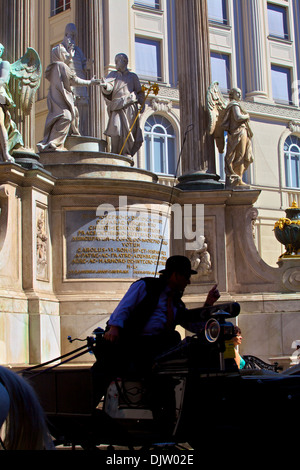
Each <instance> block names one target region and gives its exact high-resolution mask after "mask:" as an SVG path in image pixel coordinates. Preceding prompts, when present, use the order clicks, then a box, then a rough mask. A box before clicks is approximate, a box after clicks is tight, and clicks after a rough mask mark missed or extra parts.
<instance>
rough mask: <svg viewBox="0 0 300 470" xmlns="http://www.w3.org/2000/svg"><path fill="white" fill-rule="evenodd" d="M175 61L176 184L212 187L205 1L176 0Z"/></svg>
mask: <svg viewBox="0 0 300 470" xmlns="http://www.w3.org/2000/svg"><path fill="white" fill-rule="evenodd" d="M175 5H176V30H177V44H178V46H177V51H178V52H177V61H178V80H179V94H180V122H181V135H182V141H183V139H184V137H185V132H186V130H187V129H189V126H190V125H192V126H193V129H192V130H191V132H189V133H188V134H186V139H185V145H184V148H183V150H182V156H181V168H182V176H181V177H179V181H180V184H179V187H182V188H183V187H184V188H187V189H188V188H191V189H198V188H199V189H202V185H203V184H205V188H204V189H212V188H211V187H210V186H211V185H212V187H213V188H214V187H215V185H216V184H217V185H218V184H219V183H217V180H218V177H217V176H216V175H215V151H214V141H213V138H212V136H210V135H208V133H207V113H206V111H205V101H206V92H207V89H208V87H209V85H210V82H211V72H210V46H209V28H208V16H207V4H206V1H203V0H176V2H175Z"/></svg>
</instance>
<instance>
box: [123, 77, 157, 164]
mask: <svg viewBox="0 0 300 470" xmlns="http://www.w3.org/2000/svg"><path fill="white" fill-rule="evenodd" d="M148 83H149V87H148V88H147V87H146V86H145V85H142V91H143V92H144V93H145V92H147V93H146V96H145V98H144V100H143V103H142V105H141V107H140V109H139V110H138V113H137V115H136V116H135V119H134V121H133V123H132V126H131V128H130V129H129V132H128V134H127V137H126V139H125V142H124V144H123V146H122V148H121V150H120V153H119V155H122V151H123V148H124V147H125V144H126V142H127V140H128V137H129V136H130V133H131V131H132V129H133V126H134V125H135V122H136V120H137V118H138V117H139V115H140V113H141V110H142V109H143V107H144V104H145V103H146V100H147V98H148V96H149V94H150V92H151V91H153V93H154V94H155V96H156V95H157V94H158V92H159V86H158V84H157V83H152V84H151V82H148Z"/></svg>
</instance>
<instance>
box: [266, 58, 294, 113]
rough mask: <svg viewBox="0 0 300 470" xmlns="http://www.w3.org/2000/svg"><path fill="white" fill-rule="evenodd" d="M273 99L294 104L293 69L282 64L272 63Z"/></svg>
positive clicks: (280, 102) (279, 102) (277, 101)
mask: <svg viewBox="0 0 300 470" xmlns="http://www.w3.org/2000/svg"><path fill="white" fill-rule="evenodd" d="M271 77H272V92H273V100H274V101H275V102H276V103H278V104H287V105H289V104H293V102H292V87H291V70H290V69H289V68H288V67H282V66H280V65H273V64H272V65H271Z"/></svg>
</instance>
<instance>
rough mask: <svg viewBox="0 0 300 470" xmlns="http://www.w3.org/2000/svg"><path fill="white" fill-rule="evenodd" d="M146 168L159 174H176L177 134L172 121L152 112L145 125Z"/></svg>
mask: <svg viewBox="0 0 300 470" xmlns="http://www.w3.org/2000/svg"><path fill="white" fill-rule="evenodd" d="M144 150H145V167H146V170H149V171H152V172H154V173H158V174H167V175H175V174H176V135H175V130H174V127H173V126H172V124H171V123H170V121H169V120H168V119H167V118H166V117H164V116H162V115H161V114H151V116H149V117H148V119H147V121H146V123H145V127H144Z"/></svg>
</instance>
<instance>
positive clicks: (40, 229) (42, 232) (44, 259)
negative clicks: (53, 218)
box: [36, 207, 48, 281]
mask: <svg viewBox="0 0 300 470" xmlns="http://www.w3.org/2000/svg"><path fill="white" fill-rule="evenodd" d="M46 215H47V212H46V210H45V209H44V208H41V207H37V208H36V277H37V279H40V280H43V281H47V280H48V234H47V223H46V220H47V219H46Z"/></svg>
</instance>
